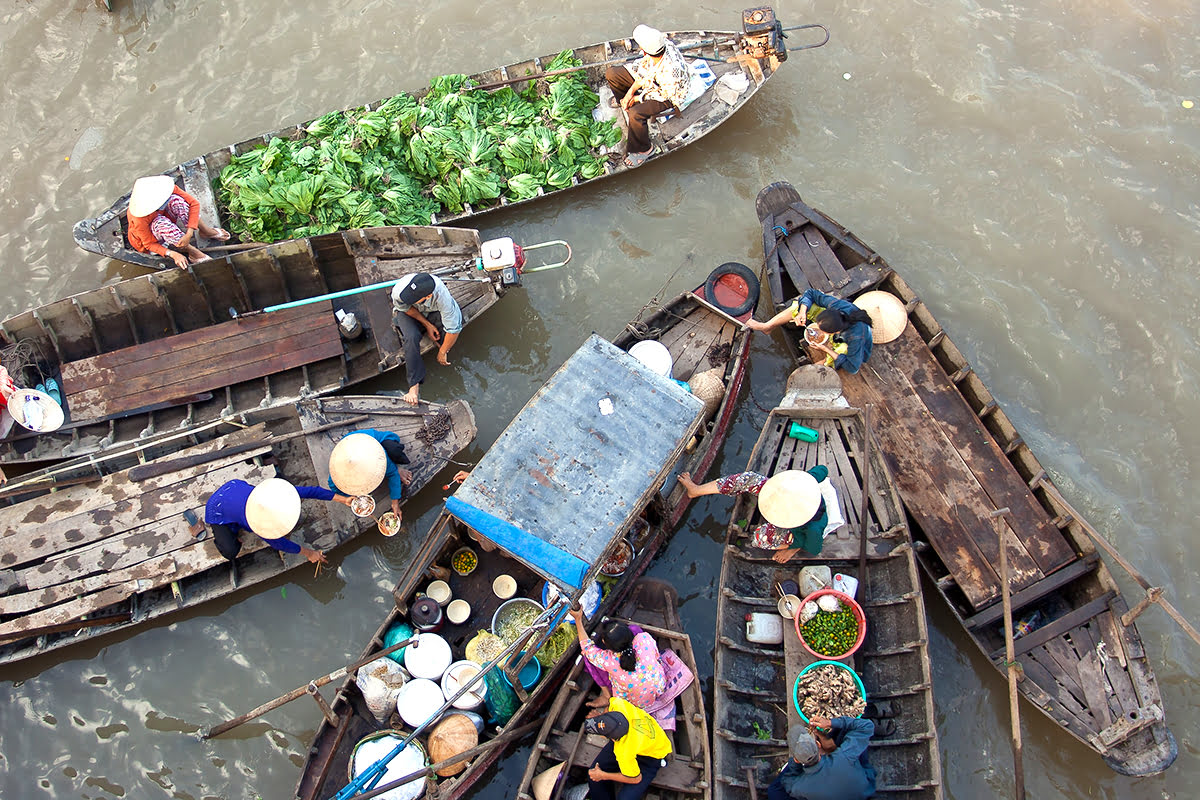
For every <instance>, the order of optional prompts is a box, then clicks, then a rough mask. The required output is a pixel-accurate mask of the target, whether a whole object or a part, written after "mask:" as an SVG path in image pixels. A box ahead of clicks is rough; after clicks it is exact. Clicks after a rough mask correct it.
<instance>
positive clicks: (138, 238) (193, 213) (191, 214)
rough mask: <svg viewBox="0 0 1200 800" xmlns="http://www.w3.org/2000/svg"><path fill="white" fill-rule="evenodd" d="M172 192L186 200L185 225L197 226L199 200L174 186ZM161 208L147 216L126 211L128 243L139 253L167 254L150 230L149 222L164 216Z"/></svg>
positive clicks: (198, 220) (198, 224)
mask: <svg viewBox="0 0 1200 800" xmlns="http://www.w3.org/2000/svg"><path fill="white" fill-rule="evenodd" d="M172 194H177V195H179V196H180V197H182V198H183V199H184V200H186V201H187V204H188V220H187V227H188V228H189V229H191V228H198V227H199V226H200V201H199V200H197V199H196V198H194V197H192V196H191V195H190V194H188V193H187V192H185V191H184V190H183V189H180V188H179V187H178V186H176V187H175V190H174V192H172ZM165 216H166V214H164V213H163V212H162V211H161V210H159V211H155V212H154V213H153V214H151V215H150V216H148V217H135V216H134V215H133V214H130V213H128V212H126V214H125V218H126V219H127V220H128V221H129V244H130V246H131V247H133V249H134V250H137V251H139V252H141V253H157V254H158V255H160V256H165V255H166V254H167V248H165V247H163V246H162V244H161V243H159V241H158V239H155V238H154V234H153V233H151V232H150V223H152V222H154V219H155V217H165Z"/></svg>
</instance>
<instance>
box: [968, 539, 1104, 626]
mask: <svg viewBox="0 0 1200 800" xmlns="http://www.w3.org/2000/svg"><path fill="white" fill-rule="evenodd" d="M1099 560H1100V556H1099V555H1097V554H1096V553H1089V554H1088V555H1087V557H1086V558H1081V559H1077V560H1076V561H1074V562H1072V563H1070V564H1068V565H1067V566H1065V567H1063V568H1062V569H1060V570H1057V571H1056V572H1053V573H1051V574H1049V575H1047V576H1046V577H1045V578H1042V579H1041V580H1040V581H1038V582H1037V583H1035V584H1033V585H1032V586H1029V587H1027V588H1025V589H1022V590H1021V591H1019V592H1016V593H1014V594H1013V596H1012V610H1013V614H1014V616H1015V615H1016V613H1017V612H1018V611H1020V610H1021V609H1022V608H1024V607H1026V606H1029V605H1031V604H1033V603H1036V602H1037V601H1038V600H1041V599H1042V598H1044V597H1045V596H1046V595H1048V594H1050V593H1051V592H1053V591H1056V590H1057V589H1060V588H1062V587H1063V586H1066V585H1067V584H1068V583H1071V582H1072V581H1074V580H1076V579H1078V578H1080V577H1082V576H1083V575H1087V574H1089V573H1091V572H1093V571H1094V570H1095V569H1096V564H1097V563H1098V562H1099ZM1003 615H1004V608H1003V606H1001V605H999V604H997V605H992V606H989V607H988V608H986V609H984V610H983V611H980V612H979V613H978V614H975V615H973V616H970V617H967V618H966V619H965V620H963V624H964V625H966V626H967V628H969V629H974V628H979V627H981V626H983V625H989V624H991V623H993V622H997V621H999V620H1000V618H1001V617H1002V616H1003Z"/></svg>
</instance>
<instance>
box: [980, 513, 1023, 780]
mask: <svg viewBox="0 0 1200 800" xmlns="http://www.w3.org/2000/svg"><path fill="white" fill-rule="evenodd" d="M988 516H989V517H991V520H992V524H993V525H994V526H995V528H996V536H997V538H998V539H999V540H1000V597H1001V601H1002V602H1003V603H1004V663H1005V665H1006V672H1007V673H1008V716H1009V721H1010V722H1011V723H1012V748H1013V778H1014V788H1013V796H1014V798H1015V800H1025V765H1024V757H1023V756H1022V754H1021V712H1020V709H1019V708H1018V703H1017V700H1018V693H1017V681H1018V680H1019V676H1018V674H1017V671H1018V669H1019V668H1020V665H1018V664H1017V662H1016V658H1015V656H1014V655H1013V622H1012V596H1011V594H1010V592H1009V588H1008V547H1007V546H1006V545H1005V544H1004V520H1003V518H1004V517H1007V516H1009V510H1008V507H1007V506H1005V507H1004V508H998V509H996V510H995V511H993V512H992V513H991V514H989V515H988Z"/></svg>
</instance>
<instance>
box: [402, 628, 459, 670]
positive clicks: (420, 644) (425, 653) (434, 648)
mask: <svg viewBox="0 0 1200 800" xmlns="http://www.w3.org/2000/svg"><path fill="white" fill-rule="evenodd" d="M451 659H452V656H451V655H450V645H449V644H447V643H446V640H445V639H443V638H442V637H441V636H438V635H437V634H436V633H422V634H421V637H420V638H419V639H417V643H416V645H409V646H408V647H406V648H404V667H405V669H407V670H408V671H409V673H410V674H411V675H412V676H413V677H414V678H426V679H428V680H431V681H436V680H440V679H441V677H442V673H443V672H445V671H446V667H448V666H450V661H451Z"/></svg>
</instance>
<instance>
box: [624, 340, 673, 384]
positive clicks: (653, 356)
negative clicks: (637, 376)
mask: <svg viewBox="0 0 1200 800" xmlns="http://www.w3.org/2000/svg"><path fill="white" fill-rule="evenodd" d="M629 355H631V356H633V357H634V358H636V359H637V360H638V361H640V362H642V363H643V364H645V365H646V366H647V367H649V368H650V370H651V371H652V372H657V373H658V374H659V375H662V376H663V377H664V378H669V377H671V367H672V366H673V364H674V359H673V358H672V357H671V351H670V350H668V349H667V347H666V345H664V344H663V343H662V342H658V341H655V340H653V339H645V340H643V341H640V342H638V343H637V344H635V345H634V346H633V347H631V348H629Z"/></svg>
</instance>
